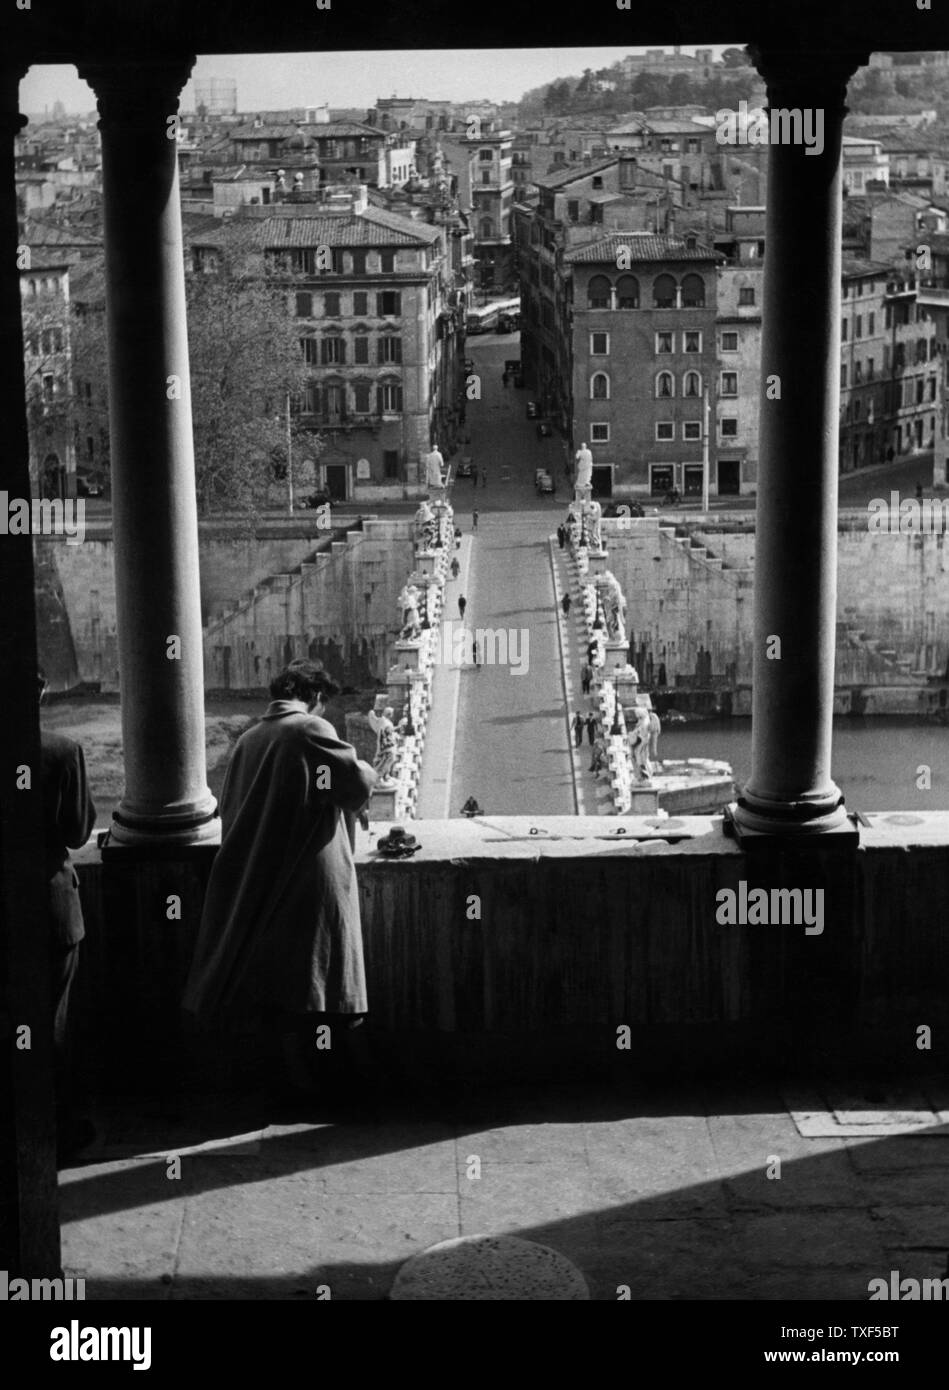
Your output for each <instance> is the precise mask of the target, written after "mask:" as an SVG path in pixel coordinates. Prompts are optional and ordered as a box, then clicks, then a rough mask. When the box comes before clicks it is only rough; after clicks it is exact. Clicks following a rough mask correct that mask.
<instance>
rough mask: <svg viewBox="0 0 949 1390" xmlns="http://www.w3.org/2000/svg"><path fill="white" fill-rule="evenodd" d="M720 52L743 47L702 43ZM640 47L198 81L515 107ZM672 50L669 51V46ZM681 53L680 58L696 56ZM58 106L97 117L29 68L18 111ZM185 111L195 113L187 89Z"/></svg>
mask: <svg viewBox="0 0 949 1390" xmlns="http://www.w3.org/2000/svg"><path fill="white" fill-rule="evenodd" d="M698 47H700V48H703V47H704V48H714V49H715V52H716V56H717V55H718V54H719V53H720V52H721V51H722V49H724V48H729V47H736V48H740V47H742V45H741V44H734V45H730V44H727V43H720V44H699V45H698ZM644 51H645V50H644V49H642V48H522V49H454V50H441V49H436V50H431V49H429V50H424V49H417V50H411V51H402V52H388V51H384V52H366V53H362V52H360V53H274V54H267V55H266V56H261V55H260V54H247V55H236V56H235V55H234V54H224V55H217V56H214V55H210V56H208V57H203V58H199V59H198V61H197V63H196V64H195V68H194V72H195V75H196V76H197V77H199V78H208V77H227V78H233V79H234V80H235V81H236V82H237V104H238V109H239V110H241V111H254V110H258V109H259V110H282V109H285V108H287V107H292V106H319V105H322V104H323V103H326V104H327V105H329V106H333V107H360V106H364V107H366V109H367V110H368V108H369V107H370V106H374V105H375V103H376V101H377V99H378V98H379V97H390V96H393V95H395V96H412V97H429V98H431V99H434V100H439V99H441V100H447V101H465V100H468V99H472V100H473V99H475V98H482V99H486V100H488V101H519V100H520V98H521V97H522V96H523V94H524V92H526V91H528V90H529V89H530V88H531V87H537V86H540V85H541V84H542V83H544V82H552V81H553V80H554V79H555V78H560V77H569V76H571V75H577V76H579V74H580V73H582V71H583V69H584V68H593V69H596V68H603V67H609V66H610V65H611V64H613V63H615V62H617V61H618V60H619V59H620V58H624V57H626V55H627V54H628V53H643V52H644ZM670 51H671V46H670ZM694 51H695V49H694V47H690V46H684V47H683V52H685V53H693V52H694ZM55 101H61V102H62V103H63V104H64V106H65V107H66V110H67V112H68V113H69V114H71V115H73V114H75V115H81V114H84V113H86V112H89V111H93V110H95V98H94V96H93V94H92V92H91V90H90V89H89V87H88V86H87V84H86V83H85V82H83V81H82V80H81V79H80V77H79V76H78V74H77V72H76V69H75V68H74V67H72V66H66V65H63V66H60V67H36V68H32V69H31V70H30V71H29V73H28V74H27V76H26V77H25V78H24V80H23V82H22V83H21V86H20V110H21V111H23V112H24V113H26V114H27V115H31V114H32V115H41V114H42V113H43V111H44V110H45V109H46V108H51V107H52V105H53V103H54V102H55ZM181 110H182V111H193V110H194V94H193V88H192V84H191V83H189V84H188V86H187V87H186V88H185V90H184V93H183V95H182V101H181Z"/></svg>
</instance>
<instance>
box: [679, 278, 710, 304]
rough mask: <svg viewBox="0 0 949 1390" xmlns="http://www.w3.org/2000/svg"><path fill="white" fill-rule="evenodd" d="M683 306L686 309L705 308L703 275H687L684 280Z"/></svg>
mask: <svg viewBox="0 0 949 1390" xmlns="http://www.w3.org/2000/svg"><path fill="white" fill-rule="evenodd" d="M682 306H683V308H685V309H704V308H705V281H704V280H703V279H702V277H701V275H686V276H684V277H683V280H682Z"/></svg>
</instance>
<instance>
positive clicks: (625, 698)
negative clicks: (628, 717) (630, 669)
mask: <svg viewBox="0 0 949 1390" xmlns="http://www.w3.org/2000/svg"><path fill="white" fill-rule="evenodd" d="M611 679H612V681H613V685H614V687H615V689H616V698H617V699H618V700H619V702H620V704H621V705H622V706H623V708H624V709H632V708H633V707H634V706H635V704H636V701H637V698H638V692H639V681H638V680H637V679H636V677H635V676H624V675H623V673H622V671H614V672H613V673H612V676H611Z"/></svg>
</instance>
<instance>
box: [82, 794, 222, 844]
mask: <svg viewBox="0 0 949 1390" xmlns="http://www.w3.org/2000/svg"><path fill="white" fill-rule="evenodd" d="M209 801H210V805H209V807H208V808H207V809H206V810H193V811H191V812H190V813H186V814H184V815H182V814H178V815H175V816H169V817H168V818H167V819H163V818H161V817H158V816H149V817H146V816H135V815H129V814H128V812H125V813H123V810H122V807H121V806H119V807H118V808H117V809H116V810H115V811H113V812H112V824H111V826H110V828H109V839H108V842H107V844H106V845H105V846H103V849H104V850H106V851H108V849H111V848H118V847H121V848H123V849H124V848H128V849H148V850H160V849H163V848H167V849H169V850H172V851H177V850H180V849H185V848H187V847H188V846H189V845H206V844H220V842H221V819H220V817H219V816H218V814H217V803H216V802H215V801H214V799H213V798H209Z"/></svg>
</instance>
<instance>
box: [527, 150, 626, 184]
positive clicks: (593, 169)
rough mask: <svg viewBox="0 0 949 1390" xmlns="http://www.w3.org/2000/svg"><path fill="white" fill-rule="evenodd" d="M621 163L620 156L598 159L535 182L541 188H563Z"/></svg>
mask: <svg viewBox="0 0 949 1390" xmlns="http://www.w3.org/2000/svg"><path fill="white" fill-rule="evenodd" d="M618 162H619V155H618V154H613V155H610V156H609V158H608V159H598V160H596V162H595V163H594V162H591V163H590V164H571V165H569V166H568V167H567V168H566V169H564V171H563V173H561V174H545V175H544V177H543V178H541V179H535V180H534V182H535V183H536V184H537V186H538V187H539V188H563V187H564V186H565V185H566V184H568V183H573V182H574V180H575V179H585V178H589V176H590V174H599V173H601V172H602V171H603V170H604V169H612V168H613V167H614V166H615V165H616V164H617V163H618Z"/></svg>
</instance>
